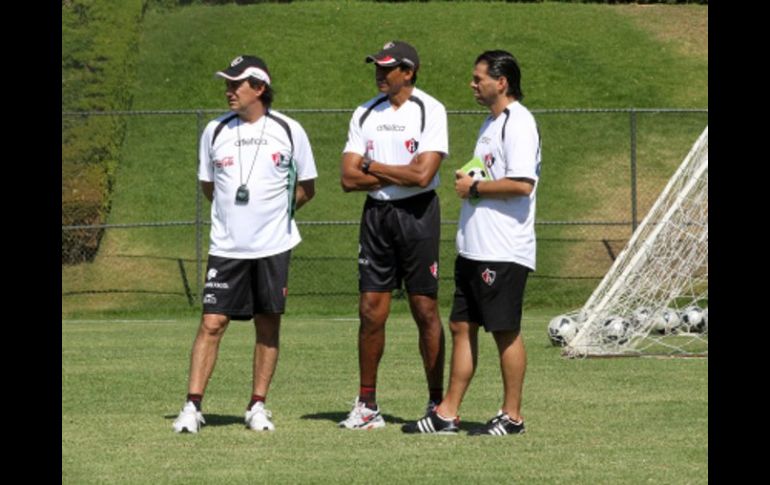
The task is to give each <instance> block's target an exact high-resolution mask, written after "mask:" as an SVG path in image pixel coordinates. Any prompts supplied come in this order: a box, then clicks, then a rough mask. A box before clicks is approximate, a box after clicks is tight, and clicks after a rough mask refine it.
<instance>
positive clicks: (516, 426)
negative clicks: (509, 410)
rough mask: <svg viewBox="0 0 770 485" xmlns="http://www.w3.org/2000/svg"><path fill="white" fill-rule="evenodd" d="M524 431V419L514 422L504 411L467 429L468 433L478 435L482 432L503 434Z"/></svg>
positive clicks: (482, 433)
mask: <svg viewBox="0 0 770 485" xmlns="http://www.w3.org/2000/svg"><path fill="white" fill-rule="evenodd" d="M522 433H524V420H521V421H520V422H518V423H516V422H514V421H513V420H512V419H511V417H510V416H508V415H507V414H505V413H501V414H498V415H497V416H495V417H494V418H492V419H490V420H489V421H488V422H487V424H485V425H484V426H481V427H480V428H475V429H472V430H470V431H468V434H469V435H472V436H479V435H484V434H491V435H494V436H504V435H507V434H522Z"/></svg>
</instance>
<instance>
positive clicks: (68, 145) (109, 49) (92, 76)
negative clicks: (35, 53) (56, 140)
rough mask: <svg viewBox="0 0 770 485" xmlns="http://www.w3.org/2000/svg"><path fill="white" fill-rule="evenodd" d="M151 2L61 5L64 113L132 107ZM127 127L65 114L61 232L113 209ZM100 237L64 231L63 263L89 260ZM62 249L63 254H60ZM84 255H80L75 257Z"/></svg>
mask: <svg viewBox="0 0 770 485" xmlns="http://www.w3.org/2000/svg"><path fill="white" fill-rule="evenodd" d="M146 6H147V0H125V1H121V2H112V1H109V0H68V1H63V2H62V110H63V111H109V110H126V109H129V108H130V107H131V94H130V93H131V82H132V80H133V78H134V61H135V56H136V53H137V41H138V33H139V23H140V22H141V19H142V16H143V14H144V11H145V9H146ZM124 134H125V122H124V121H122V120H119V119H117V118H115V117H107V116H74V117H73V116H63V120H62V226H65V225H79V224H100V223H103V222H105V221H106V218H107V214H108V212H109V207H110V188H111V186H112V178H113V174H114V171H115V167H116V166H117V163H118V157H119V151H120V145H121V142H122V140H123V136H124ZM100 239H101V232H99V234H98V235H94V233H93V231H91V232H90V233H89V234H83V235H81V236H77V234H76V233H73V232H68V233H67V238H66V239H65V232H64V231H62V243H63V244H64V242H65V241H66V242H67V246H68V248H67V249H66V250H63V254H62V263H76V262H81V261H85V260H91V259H92V258H93V255H94V254H95V253H96V249H97V248H98V243H99V240H100ZM63 249H64V248H63ZM77 255H79V256H77Z"/></svg>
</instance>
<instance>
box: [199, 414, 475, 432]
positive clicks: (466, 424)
mask: <svg viewBox="0 0 770 485" xmlns="http://www.w3.org/2000/svg"><path fill="white" fill-rule="evenodd" d="M346 417H348V414H347V413H344V412H342V413H336V412H329V413H315V414H305V415H304V416H301V419H316V420H321V421H333V422H334V423H339V422H340V421H342V420H343V419H345V418H346ZM382 417H383V418H385V422H386V423H387V424H406V423H412V422H414V421H416V420H417V419H418V418H419V417H420V416H418V417H415V419H404V418H400V417H398V416H393V415H392V414H383V415H382ZM207 419H208V418H207ZM484 424H486V423H479V422H477V421H460V429H461V430H462V431H469V430H471V429H473V428H478V427H479V426H483V425H484Z"/></svg>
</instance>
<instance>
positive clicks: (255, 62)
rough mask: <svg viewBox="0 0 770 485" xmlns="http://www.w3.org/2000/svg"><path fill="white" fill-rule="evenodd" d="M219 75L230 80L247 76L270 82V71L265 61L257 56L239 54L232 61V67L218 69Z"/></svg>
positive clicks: (239, 79)
mask: <svg viewBox="0 0 770 485" xmlns="http://www.w3.org/2000/svg"><path fill="white" fill-rule="evenodd" d="M216 75H217V76H219V77H223V78H225V79H229V80H230V81H241V80H243V79H246V78H247V77H253V78H256V79H259V80H260V81H262V82H264V83H265V84H268V85H269V84H270V71H268V70H267V64H265V61H263V60H262V59H260V58H259V57H255V56H238V57H236V58H235V59H233V60H232V62H230V67H228V68H227V69H223V70H221V71H217V73H216Z"/></svg>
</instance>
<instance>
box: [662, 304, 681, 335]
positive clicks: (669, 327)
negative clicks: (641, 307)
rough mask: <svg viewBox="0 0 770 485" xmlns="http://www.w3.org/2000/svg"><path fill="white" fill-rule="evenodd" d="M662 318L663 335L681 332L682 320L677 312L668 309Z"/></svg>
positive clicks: (664, 311)
mask: <svg viewBox="0 0 770 485" xmlns="http://www.w3.org/2000/svg"><path fill="white" fill-rule="evenodd" d="M661 316H662V318H663V333H674V332H676V331H678V330H679V327H680V326H681V324H682V320H681V319H680V318H679V313H677V311H676V310H673V309H671V308H666V309H665V310H663V314H662V315H661Z"/></svg>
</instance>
